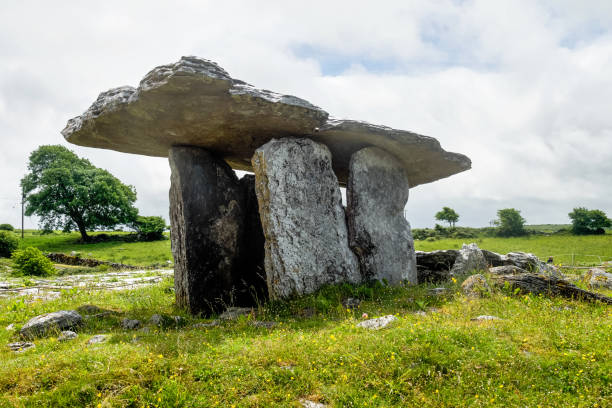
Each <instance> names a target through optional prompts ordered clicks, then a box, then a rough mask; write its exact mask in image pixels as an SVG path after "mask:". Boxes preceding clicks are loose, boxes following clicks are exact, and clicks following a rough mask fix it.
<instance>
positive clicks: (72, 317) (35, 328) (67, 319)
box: [19, 310, 83, 339]
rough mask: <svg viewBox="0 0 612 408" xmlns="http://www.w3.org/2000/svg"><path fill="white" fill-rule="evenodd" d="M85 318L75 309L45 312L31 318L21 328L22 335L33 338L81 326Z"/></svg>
mask: <svg viewBox="0 0 612 408" xmlns="http://www.w3.org/2000/svg"><path fill="white" fill-rule="evenodd" d="M82 322H83V318H82V317H81V315H80V314H78V313H77V312H76V311H74V310H60V311H59V312H52V313H45V314H43V315H40V316H36V317H34V318H32V319H30V320H29V321H28V322H27V323H26V324H24V325H23V327H22V328H21V330H20V332H19V333H20V334H21V337H23V338H26V339H31V338H35V337H42V336H46V335H48V334H49V333H51V332H54V333H57V332H60V331H62V330H67V329H72V328H75V327H77V326H79V325H80V324H81V323H82Z"/></svg>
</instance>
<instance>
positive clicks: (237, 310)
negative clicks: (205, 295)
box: [219, 307, 253, 320]
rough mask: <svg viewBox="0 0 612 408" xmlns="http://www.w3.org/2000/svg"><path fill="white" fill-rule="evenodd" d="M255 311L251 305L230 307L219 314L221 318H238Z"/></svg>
mask: <svg viewBox="0 0 612 408" xmlns="http://www.w3.org/2000/svg"><path fill="white" fill-rule="evenodd" d="M251 313H253V309H251V308H250V307H228V308H227V309H226V310H225V311H224V312H223V313H221V314H220V315H219V319H221V320H236V319H237V318H238V317H240V316H246V315H249V314H251Z"/></svg>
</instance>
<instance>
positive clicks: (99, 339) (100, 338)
mask: <svg viewBox="0 0 612 408" xmlns="http://www.w3.org/2000/svg"><path fill="white" fill-rule="evenodd" d="M107 340H108V336H107V335H106V334H96V335H95V336H93V337H92V338H90V339H89V340H88V341H87V344H100V343H105V342H106V341H107Z"/></svg>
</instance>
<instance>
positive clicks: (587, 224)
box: [568, 207, 612, 235]
mask: <svg viewBox="0 0 612 408" xmlns="http://www.w3.org/2000/svg"><path fill="white" fill-rule="evenodd" d="M568 215H569V217H570V218H571V220H572V233H573V234H576V235H587V234H596V235H603V234H605V233H606V232H605V230H604V228H606V227H609V226H610V225H612V221H611V220H610V219H608V217H607V216H606V213H604V212H603V211H601V210H588V209H586V208H584V207H578V208H574V211H572V212H571V213H569V214H568Z"/></svg>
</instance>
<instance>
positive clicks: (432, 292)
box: [429, 287, 449, 296]
mask: <svg viewBox="0 0 612 408" xmlns="http://www.w3.org/2000/svg"><path fill="white" fill-rule="evenodd" d="M448 293H449V291H448V289H447V288H442V287H440V288H432V289H429V294H430V295H432V296H444V295H446V294H448Z"/></svg>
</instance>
